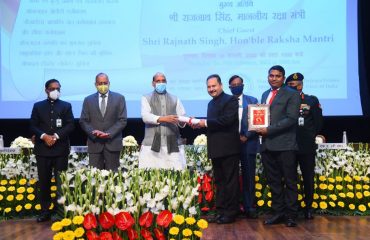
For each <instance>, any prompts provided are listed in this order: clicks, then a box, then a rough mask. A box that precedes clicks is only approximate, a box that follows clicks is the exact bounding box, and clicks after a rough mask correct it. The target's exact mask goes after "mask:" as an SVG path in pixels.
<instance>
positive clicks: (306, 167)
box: [297, 152, 316, 209]
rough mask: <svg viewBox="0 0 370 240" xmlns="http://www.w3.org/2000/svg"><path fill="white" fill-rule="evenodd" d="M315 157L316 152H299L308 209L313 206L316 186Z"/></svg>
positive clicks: (298, 157) (298, 156) (298, 158)
mask: <svg viewBox="0 0 370 240" xmlns="http://www.w3.org/2000/svg"><path fill="white" fill-rule="evenodd" d="M315 157H316V152H314V153H304V154H303V153H298V154H297V160H298V163H299V168H300V169H301V172H302V177H303V191H304V202H305V203H306V209H311V208H312V202H313V193H314V188H315V181H314V177H315Z"/></svg>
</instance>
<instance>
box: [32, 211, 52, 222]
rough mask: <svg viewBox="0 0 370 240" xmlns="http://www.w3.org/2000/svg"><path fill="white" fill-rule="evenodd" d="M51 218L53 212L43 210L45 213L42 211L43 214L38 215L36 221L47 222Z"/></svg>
mask: <svg viewBox="0 0 370 240" xmlns="http://www.w3.org/2000/svg"><path fill="white" fill-rule="evenodd" d="M50 218H51V214H50V212H43V213H41V214H40V215H39V216H38V217H37V219H36V221H37V222H46V221H49V220H50Z"/></svg>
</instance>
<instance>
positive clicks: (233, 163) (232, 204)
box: [212, 154, 240, 217]
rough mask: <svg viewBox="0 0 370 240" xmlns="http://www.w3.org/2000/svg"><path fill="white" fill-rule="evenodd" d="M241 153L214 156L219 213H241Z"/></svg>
mask: <svg viewBox="0 0 370 240" xmlns="http://www.w3.org/2000/svg"><path fill="white" fill-rule="evenodd" d="M239 157H240V155H239V154H235V155H230V156H226V157H222V158H213V159H212V165H213V173H214V178H215V184H216V188H217V189H216V210H217V213H218V214H222V215H225V216H228V217H235V216H236V215H237V214H239V181H238V178H239Z"/></svg>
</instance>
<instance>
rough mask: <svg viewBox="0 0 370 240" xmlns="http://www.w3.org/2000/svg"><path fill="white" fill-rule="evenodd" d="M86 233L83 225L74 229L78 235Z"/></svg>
mask: <svg viewBox="0 0 370 240" xmlns="http://www.w3.org/2000/svg"><path fill="white" fill-rule="evenodd" d="M84 233H85V230H84V229H83V227H78V228H76V230H75V231H74V234H75V236H76V237H78V238H79V237H82V236H83V235H84Z"/></svg>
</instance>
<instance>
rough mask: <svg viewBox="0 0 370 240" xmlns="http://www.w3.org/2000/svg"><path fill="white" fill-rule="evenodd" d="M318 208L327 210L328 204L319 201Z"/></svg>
mask: <svg viewBox="0 0 370 240" xmlns="http://www.w3.org/2000/svg"><path fill="white" fill-rule="evenodd" d="M320 208H321V209H327V208H328V204H327V203H326V202H323V201H321V202H320Z"/></svg>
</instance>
